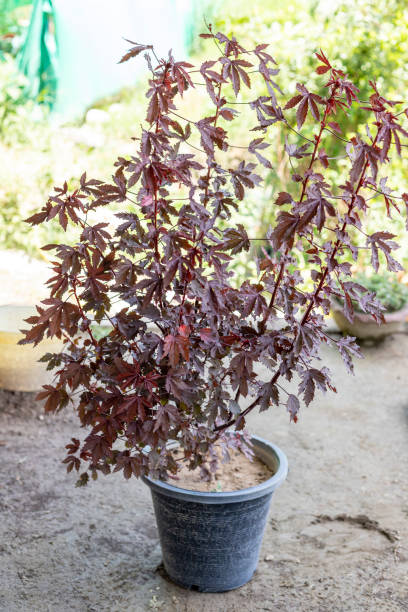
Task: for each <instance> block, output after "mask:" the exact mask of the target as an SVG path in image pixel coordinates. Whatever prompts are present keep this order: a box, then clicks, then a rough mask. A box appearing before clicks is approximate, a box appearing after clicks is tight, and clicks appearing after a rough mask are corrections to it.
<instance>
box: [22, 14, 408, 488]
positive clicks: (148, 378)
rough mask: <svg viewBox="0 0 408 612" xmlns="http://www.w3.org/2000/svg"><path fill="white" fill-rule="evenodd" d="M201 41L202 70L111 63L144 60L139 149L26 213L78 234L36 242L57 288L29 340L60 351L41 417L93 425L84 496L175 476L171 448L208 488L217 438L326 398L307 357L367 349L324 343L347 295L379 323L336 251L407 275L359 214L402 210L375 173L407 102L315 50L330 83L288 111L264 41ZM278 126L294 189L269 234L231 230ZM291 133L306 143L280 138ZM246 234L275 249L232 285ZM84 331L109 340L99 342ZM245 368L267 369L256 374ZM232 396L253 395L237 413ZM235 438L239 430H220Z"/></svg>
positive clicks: (323, 376) (303, 91)
mask: <svg viewBox="0 0 408 612" xmlns="http://www.w3.org/2000/svg"><path fill="white" fill-rule="evenodd" d="M202 36H203V37H205V38H208V39H211V40H212V41H213V42H214V43H215V48H216V49H217V53H218V54H219V56H218V58H216V59H214V60H211V61H205V62H204V63H203V64H202V65H201V66H200V67H199V68H195V67H194V66H192V65H191V64H190V63H187V62H180V61H176V60H175V59H174V57H173V56H172V54H171V53H170V54H169V55H168V57H167V58H165V59H160V58H158V57H156V55H155V52H154V49H153V47H152V46H149V45H139V44H136V43H132V45H133V47H132V48H131V49H130V50H129V52H128V53H127V54H126V55H125V56H124V57H123V58H122V60H121V61H127V60H129V59H130V58H133V57H135V56H137V55H139V54H140V53H144V54H145V59H146V61H147V65H148V69H149V71H150V75H151V76H150V79H149V85H148V90H147V93H146V96H147V99H148V105H147V116H146V122H147V123H146V126H145V127H144V128H142V129H141V133H140V137H139V138H138V139H136V142H137V143H138V145H137V148H136V147H135V149H136V150H135V153H134V155H132V156H131V157H129V158H122V157H120V158H119V159H118V160H117V161H116V163H115V173H114V175H113V177H112V181H111V182H109V183H106V182H103V181H97V180H89V179H88V178H87V176H86V174H84V175H83V176H82V177H81V179H80V182H79V186H78V187H77V188H76V189H75V190H74V191H72V192H70V190H69V189H68V186H67V183H65V184H64V185H63V187H62V188H56V189H55V194H54V195H52V196H51V197H50V198H49V200H48V201H47V203H46V204H45V206H44V207H43V209H42V210H41V211H40V212H38V213H36V214H35V215H33V216H32V217H31V218H30V219H28V222H29V223H31V224H32V225H35V224H38V223H45V222H48V221H50V220H51V219H53V218H56V219H57V220H58V222H59V223H60V225H61V226H62V228H63V229H66V227H67V225H68V223H71V224H74V225H75V226H77V227H78V228H80V231H81V235H80V241H79V242H78V243H77V244H75V245H64V244H52V245H48V246H46V247H44V248H45V249H47V250H51V251H53V252H54V253H55V261H53V264H52V265H53V273H54V275H53V276H52V277H51V278H50V280H49V281H48V287H49V290H50V295H49V298H48V299H46V300H44V301H43V302H42V304H41V305H39V306H38V307H37V311H38V312H37V315H36V316H33V317H31V318H30V319H28V323H29V324H30V329H28V330H26V332H25V339H24V340H23V342H26V343H34V344H38V343H39V342H40V341H41V340H42V339H43V338H44V336H47V337H53V336H56V337H57V338H60V339H62V340H63V342H64V349H63V350H62V352H60V353H57V354H47V355H45V356H44V357H43V360H44V361H46V362H48V367H49V368H50V369H55V371H56V373H55V380H54V383H53V384H51V385H47V386H46V387H45V388H44V390H43V391H42V392H41V393H40V394H39V395H38V399H40V400H45V409H46V410H47V411H51V412H56V411H58V410H60V409H62V408H64V407H65V406H67V405H68V404H69V403H70V402H72V404H73V406H74V408H75V410H76V412H77V414H78V417H79V419H80V421H81V423H82V425H83V426H85V427H86V428H87V429H88V430H89V433H88V435H86V436H85V438H84V440H83V441H82V442H80V441H79V440H77V439H72V441H71V442H70V443H69V444H68V445H67V447H66V448H67V451H68V452H67V457H66V459H65V462H66V464H67V469H68V471H71V470H73V469H74V470H76V471H79V470H81V467H82V466H83V467H85V468H86V469H85V471H83V472H82V473H81V475H80V478H79V481H78V483H79V484H80V485H83V484H86V482H87V481H88V479H89V474H91V475H92V476H93V477H96V476H97V474H98V472H102V473H104V474H108V473H110V472H111V471H123V474H124V476H125V477H126V478H129V477H130V476H132V475H135V476H140V475H143V474H151V475H153V476H155V477H162V478H165V477H166V476H168V475H169V474H174V473H176V472H177V469H178V462H177V461H176V460H175V458H174V457H173V455H172V453H171V452H170V450H169V449H168V446H167V442H168V441H169V440H177V441H178V442H179V443H180V446H181V448H182V449H183V452H184V456H183V459H186V460H187V461H188V465H189V467H190V468H194V467H196V466H201V468H202V472H203V476H204V477H206V476H208V475H209V464H208V457H209V456H210V457H211V461H210V464H211V465H210V467H211V469H215V467H216V459H214V457H215V453H214V452H213V445H214V444H215V443H216V442H217V443H219V444H221V446H222V448H223V449H224V452H225V454H226V455H227V454H228V448H229V447H238V446H239V447H242V448H243V449H244V450H247V443H248V439H249V438H248V436H247V435H246V434H245V425H246V419H247V416H248V414H249V413H250V412H251V411H253V410H255V409H259V410H261V411H263V410H267V409H268V408H269V407H270V406H271V405H279V404H283V405H284V406H286V409H287V411H288V413H289V417H290V420H292V421H294V422H296V421H297V419H298V413H299V410H300V406H301V403H302V402H303V403H305V404H306V405H308V404H309V403H310V402H311V401H312V400H313V398H314V395H315V391H316V389H318V390H321V391H323V392H325V391H326V390H327V389H330V390H332V391H335V387H334V386H333V384H332V382H331V375H330V372H329V370H328V369H327V368H326V367H321V368H318V361H316V358H317V357H318V356H319V348H320V346H321V345H322V343H325V344H329V345H332V346H334V347H336V348H337V349H338V350H339V352H340V354H341V356H342V358H343V360H344V361H345V363H346V366H347V368H348V369H349V370H350V371H351V372H352V368H353V365H352V357H353V356H359V355H360V351H359V347H358V345H357V344H356V343H355V340H354V339H353V338H350V337H342V338H335V337H330V336H329V335H328V334H327V333H326V331H325V326H324V315H326V314H328V312H329V310H330V301H331V299H333V298H334V297H337V298H340V299H342V300H343V302H344V312H345V315H346V316H347V318H348V319H349V320H352V319H353V309H354V306H353V304H358V305H359V308H361V310H363V311H364V312H368V313H370V314H371V315H372V316H373V318H374V319H375V320H377V321H378V322H381V321H382V319H383V315H382V310H383V308H382V306H381V304H380V302H379V301H378V300H377V299H376V297H375V295H374V294H373V293H372V292H369V291H367V290H366V289H365V288H364V287H363V286H361V285H359V284H358V283H355V282H353V280H352V279H351V278H350V277H351V266H350V264H349V263H348V262H347V261H346V260H345V254H346V253H348V252H351V254H352V256H353V258H354V259H357V257H358V252H359V249H362V248H367V249H371V252H372V265H373V267H374V269H375V270H378V267H379V265H380V260H381V256H380V257H379V253H380V252H381V253H383V255H384V257H385V262H386V265H387V267H388V269H389V270H391V271H397V270H399V269H401V266H400V264H399V263H398V262H397V261H396V259H394V257H393V256H392V252H393V251H394V250H395V249H396V248H397V246H398V245H397V244H396V243H395V241H394V240H393V238H394V236H393V235H392V234H391V233H389V232H386V231H383V230H382V229H379V230H378V231H376V232H375V233H373V234H371V235H368V234H366V233H365V232H364V229H363V220H364V218H365V216H367V215H369V214H370V199H371V197H372V196H373V195H374V196H375V197H378V195H381V196H382V197H384V198H385V202H386V205H387V212H388V215H389V216H390V215H391V212H392V211H395V212H397V213H398V214H403V210H402V207H401V202H402V203H403V204H404V205H405V206H408V195H407V194H406V193H403V194H401V195H400V196H397V195H395V194H393V193H392V190H391V189H389V188H388V187H387V186H386V179H385V177H381V178H379V172H380V168H381V167H382V166H386V165H387V164H389V163H390V161H391V157H390V155H391V150H392V148H393V147H394V146H395V150H396V153H397V154H400V151H401V146H405V145H402V144H401V138H403V137H405V136H408V133H407V131H406V130H405V129H404V128H403V126H402V125H401V123H400V120H401V118H403V117H404V116H408V111H407V109H404V108H403V109H402V110H401V111H399V112H396V106H398V105H400V104H401V103H398V102H394V101H391V100H387V99H385V98H384V97H382V96H381V94H380V93H379V91H378V89H377V85H376V84H375V83H371V88H372V95H371V97H370V99H369V100H368V101H367V100H365V101H360V100H359V98H358V90H357V88H356V87H355V86H354V85H353V83H351V82H350V81H349V80H348V78H347V75H346V74H344V72H342V71H341V70H338V69H336V68H335V67H333V65H332V64H331V62H330V61H329V60H328V58H327V57H326V56H325V54H324V53H323V51H320V52H319V53H317V54H316V56H317V59H318V61H319V64H318V66H317V68H316V72H317V73H318V75H321V77H322V79H325V83H324V87H325V91H326V95H325V96H321V95H318V94H315V93H311V92H310V91H309V90H308V89H307V88H306V86H305V85H304V84H301V83H298V84H297V85H296V90H297V92H298V93H297V94H296V95H295V96H294V97H292V98H291V99H290V100H289V101H287V102H286V104H284V105H283V107H282V106H280V105H279V102H278V100H279V98H280V97H282V96H283V94H282V93H281V92H280V89H279V86H278V84H277V83H276V82H275V80H274V78H275V76H276V75H277V73H278V69H277V67H276V64H275V61H274V59H273V57H272V56H271V55H270V54H269V52H268V51H267V49H268V45H266V44H258V45H256V46H255V48H253V49H250V50H248V49H245V48H243V47H242V46H241V45H240V44H239V43H238V42H237V40H236V39H235V38H234V37H232V38H228V37H227V36H225V35H224V34H221V33H214V32H213V31H212V29H211V26H210V27H209V30H208V32H207V33H205V34H204V35H202ZM255 78H259V79H261V80H262V82H263V83H264V87H265V91H264V95H262V96H260V97H257V98H256V99H254V100H251V101H250V102H249V103H248V106H249V108H250V109H251V111H253V125H252V126H249V127H248V135H249V138H250V142H249V143H248V144H247V145H246V146H244V147H241V149H243V150H244V151H245V152H244V153H243V156H242V159H241V160H240V161H239V162H238V163H235V165H234V167H229V166H230V165H231V163H230V158H229V157H228V152H229V149H230V148H231V146H232V145H230V143H229V140H228V137H229V125H230V124H231V123H232V122H234V121H239V113H238V112H237V110H236V109H235V108H234V104H235V103H236V102H237V100H236V97H237V96H239V95H240V92H241V90H242V89H243V88H246V89H250V88H251V85H252V82H253V80H254V79H255ZM197 79H201V81H200V82H199V83H197V82H196V80H197ZM198 85H202V86H203V87H205V90H206V92H207V95H208V98H209V100H210V101H211V103H212V105H213V109H214V110H213V111H212V113H211V114H210V115H209V116H204V117H202V118H201V119H199V120H193V119H191V118H189V117H183V116H182V115H180V113H179V112H178V111H179V106H178V105H177V102H178V101H179V100H180V97H183V96H185V95H186V94H188V92H189V90H191V89H192V88H195V87H197V86H198ZM226 92H230V93H231V95H232V99H230V100H229V99H228V97H226V96H227V93H226ZM240 103H242V102H240ZM352 105H359V106H360V107H361V109H364V110H365V112H366V116H367V128H366V136H364V137H363V136H362V133H360V132H359V133H358V134H356V136H354V137H353V138H351V139H347V138H346V137H345V135H344V134H342V133H341V128H340V127H339V123H338V118H339V114H341V113H345V114H347V113H348V112H349V111H350V109H351V107H352ZM293 115H295V120H296V123H297V129H296V128H294V127H293V125H292V122H291V121H292V119H293ZM336 119H337V121H336ZM307 120H310V121H312V122H313V123H314V124H315V126H316V128H315V134H314V136H313V139H310V138H306V137H304V136H302V134H301V133H300V132H298V130H299V129H300V128H301V127H302V126H303V124H304V122H305V121H307ZM274 124H280V125H282V126H283V128H284V129H286V128H287V130H288V140H287V144H286V147H285V150H286V153H287V155H288V156H289V158H290V162H291V164H292V167H293V176H292V179H293V190H292V191H291V193H288V192H281V193H279V195H278V197H277V199H276V201H275V202H274V203H273V204H272V205H273V206H275V207H278V209H279V214H278V215H277V222H276V226H275V227H270V228H269V230H268V232H267V234H266V235H265V236H260V237H252V236H248V233H247V230H246V228H245V227H244V226H243V225H242V224H233V223H231V222H230V223H229V224H228V220H229V219H230V217H231V212H232V211H233V210H235V209H236V208H239V202H240V201H241V200H243V199H244V198H245V194H246V191H247V190H248V189H253V188H255V187H256V186H257V185H259V184H260V183H261V181H262V177H261V174H259V171H260V170H262V167H265V168H266V169H269V168H271V162H270V160H268V157H267V149H268V147H269V146H270V145H271V143H270V142H268V137H269V134H270V133H271V131H272V130H273V127H272V128H271V126H273V125H274ZM251 132H256V133H257V134H255V136H256V137H255V138H253V134H252V135H251ZM293 132H297V134H298V136H297V138H298V137H301V138H304V140H305V144H304V145H302V146H298V144H296V143H291V142H290V138H289V136H290V135H291V134H292V135H293ZM259 133H260V134H261V136H259ZM333 138H335V139H340V141H344V146H345V159H346V160H348V163H349V167H350V170H349V174H348V179H347V180H346V181H345V182H344V184H341V185H337V184H332V183H331V182H330V180H329V179H328V178H327V176H326V175H325V172H326V170H327V168H328V167H329V166H330V158H329V157H328V155H327V154H326V152H325V149H324V148H323V147H324V144H325V142H326V141H327V140H330V139H333ZM197 149H198V151H197ZM294 164H297V166H296V168H295V166H294ZM134 188H136V191H134V190H133V189H134ZM112 203H116V204H115V205H116V206H117V203H123V209H122V210H121V211H120V212H117V213H116V218H117V219H118V223H117V226H116V227H112V225H111V224H107V223H101V222H98V218H97V217H98V209H99V208H100V207H104V206H109V205H111V204H112ZM92 219H95V221H92ZM356 230H357V231H356ZM356 235H357V239H356ZM255 238H256V239H257V240H262V241H263V242H264V244H265V245H269V247H270V249H269V250H268V251H267V250H266V249H263V255H262V257H261V258H260V259H259V262H258V272H259V274H258V278H256V279H252V280H250V279H247V280H246V281H245V282H244V283H243V284H242V285H241V286H240V287H239V288H236V287H235V286H234V285H233V283H232V279H231V276H232V273H231V270H230V264H231V262H232V261H233V259H234V256H235V255H236V254H238V253H240V252H241V251H248V249H249V247H250V243H251V240H253V239H255ZM299 252H303V253H305V254H306V255H307V258H308V266H309V270H308V271H309V272H310V278H311V282H312V286H310V285H308V284H307V283H306V282H305V281H306V279H305V278H304V276H303V275H302V273H301V271H300V270H299V268H298V267H297V266H296V254H297V253H299ZM95 324H103V325H107V326H109V332H108V333H107V334H105V335H103V336H102V337H97V335H96V334H95ZM256 364H262V365H263V366H264V368H263V370H262V371H263V372H269V374H268V375H267V376H264V378H262V376H261V375H260V374H259V373H258V372H257V371H256V369H255V366H256ZM292 379H294V380H297V381H298V391H297V393H296V394H295V393H294V392H293V387H292V392H288V391H287V390H286V389H285V388H284V381H285V380H286V381H291V380H292ZM241 398H248V400H247V403H248V405H247V407H246V408H244V409H242V408H241V407H240V399H241ZM231 428H234V429H235V430H238V431H240V432H241V434H243V435H241V434H240V435H230V434H229V433H228V432H229V431H230V430H231Z"/></svg>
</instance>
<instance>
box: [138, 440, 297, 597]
mask: <svg viewBox="0 0 408 612" xmlns="http://www.w3.org/2000/svg"><path fill="white" fill-rule="evenodd" d="M252 443H253V446H254V450H255V453H256V455H257V456H258V457H259V458H260V459H261V460H262V461H263V462H264V463H266V464H267V465H268V466H269V467H271V468H272V469H273V470H274V472H275V473H274V475H273V476H272V477H271V478H269V479H268V480H266V481H264V482H263V483H261V484H260V485H257V486H255V487H250V488H248V489H241V490H239V491H231V492H227V493H207V492H201V491H190V490H187V489H180V488H178V487H175V486H173V485H170V484H168V483H167V482H162V481H158V480H153V479H151V478H149V477H146V478H144V481H145V482H146V484H148V485H149V487H150V488H151V492H152V498H153V505H154V510H155V514H156V520H157V526H158V530H159V536H160V543H161V548H162V554H163V564H164V567H165V570H166V572H167V574H168V575H169V577H170V578H171V579H172V580H173V581H174V582H176V583H178V584H180V585H181V586H183V587H185V588H187V589H193V590H197V591H203V592H221V591H229V590H231V589H236V588H237V587H239V586H241V585H243V584H245V583H246V582H248V580H250V579H251V577H252V575H253V573H254V571H255V569H256V566H257V564H258V558H259V550H260V547H261V542H262V536H263V533H264V530H265V525H266V520H267V516H268V511H269V507H270V502H271V497H272V493H273V491H274V490H275V489H276V488H277V487H278V486H279V485H280V484H281V483H282V482H283V481H284V480H285V478H286V475H287V459H286V457H285V455H284V454H283V453H282V451H281V450H280V449H279V448H278V447H277V446H275V445H274V444H271V443H270V442H268V441H267V440H263V439H262V438H258V437H257V436H253V437H252Z"/></svg>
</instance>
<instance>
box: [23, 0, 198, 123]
mask: <svg viewBox="0 0 408 612" xmlns="http://www.w3.org/2000/svg"><path fill="white" fill-rule="evenodd" d="M195 1H196V0H150V1H149V2H136V1H135V0H115V2H114V3H113V2H112V0H69V1H68V2H67V0H34V3H33V11H32V17H31V22H30V26H29V29H28V32H27V38H26V41H25V44H24V46H23V49H22V51H21V54H20V61H19V65H20V69H21V70H22V72H23V73H24V74H25V75H26V76H27V78H28V81H29V89H28V94H29V95H30V97H33V98H37V99H38V97H39V98H40V99H42V100H43V101H47V102H49V103H50V104H51V106H52V110H53V112H54V114H55V115H56V116H57V117H58V118H59V119H60V120H62V121H66V120H70V119H73V118H75V117H77V116H79V115H81V114H82V113H83V112H84V111H85V110H86V108H88V107H89V106H90V105H92V103H93V102H95V101H96V100H98V99H100V98H102V97H105V96H107V95H110V94H113V93H115V92H117V91H118V90H119V89H121V88H122V87H124V86H128V85H133V84H135V83H136V82H137V78H138V76H140V74H141V72H142V71H144V70H145V65H144V62H143V59H142V58H141V59H139V60H136V61H133V62H126V63H124V64H118V61H119V59H120V58H121V57H122V55H123V54H124V53H125V52H126V50H127V49H128V47H129V43H127V42H126V41H124V40H123V39H124V38H127V39H130V40H133V41H136V42H141V43H147V44H151V43H152V44H154V45H155V49H156V51H157V53H158V55H159V56H161V57H163V56H164V55H166V54H167V51H168V49H169V48H172V50H173V53H174V55H175V56H177V57H184V56H185V55H186V46H187V45H186V42H187V40H188V37H189V32H190V31H191V28H192V19H193V13H192V11H191V7H192V2H195Z"/></svg>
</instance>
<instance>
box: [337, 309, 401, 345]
mask: <svg viewBox="0 0 408 612" xmlns="http://www.w3.org/2000/svg"><path fill="white" fill-rule="evenodd" d="M332 315H333V319H334V320H335V322H336V324H337V326H338V328H339V329H340V331H341V332H344V333H346V334H349V335H351V336H355V337H356V338H361V339H365V338H382V337H383V336H388V335H389V334H395V333H398V332H402V331H404V330H406V329H408V325H407V322H408V305H406V306H404V308H402V309H401V310H397V311H395V312H387V313H384V317H385V323H382V324H381V325H378V324H377V323H376V322H375V321H374V319H373V318H372V317H371V316H370V315H368V314H365V313H363V312H356V313H355V314H354V322H353V323H350V321H349V320H348V319H347V318H346V317H345V316H344V314H343V309H342V307H341V305H340V304H337V303H333V304H332Z"/></svg>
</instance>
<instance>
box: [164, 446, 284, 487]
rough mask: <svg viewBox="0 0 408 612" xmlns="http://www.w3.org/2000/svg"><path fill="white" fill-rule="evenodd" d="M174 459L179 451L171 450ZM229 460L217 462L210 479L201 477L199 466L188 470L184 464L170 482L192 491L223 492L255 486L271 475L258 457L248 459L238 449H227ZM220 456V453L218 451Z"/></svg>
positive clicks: (178, 454)
mask: <svg viewBox="0 0 408 612" xmlns="http://www.w3.org/2000/svg"><path fill="white" fill-rule="evenodd" d="M173 454H174V456H175V458H176V459H178V458H179V457H180V455H181V452H180V451H177V450H175V451H173ZM229 454H230V457H231V458H230V461H228V462H225V463H222V461H220V462H219V464H218V469H217V471H216V473H215V474H214V477H213V478H212V479H211V481H205V480H203V479H202V478H201V475H200V468H196V469H195V470H189V469H188V468H187V465H186V464H184V465H183V467H182V468H181V470H180V472H179V473H178V474H177V478H174V479H171V481H170V484H172V485H174V486H175V487H180V488H182V489H190V490H192V491H211V492H214V493H215V492H219V493H221V492H225V491H238V490H239V489H246V488H247V487H255V486H256V485H258V484H261V483H262V482H264V481H265V480H268V478H271V477H272V476H273V472H272V471H271V470H270V469H269V467H268V466H267V465H265V464H264V463H263V462H262V461H261V460H260V459H258V457H254V458H253V460H252V461H251V460H249V459H248V458H247V457H246V456H245V455H244V453H242V452H240V451H229ZM218 455H219V456H220V453H218Z"/></svg>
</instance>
